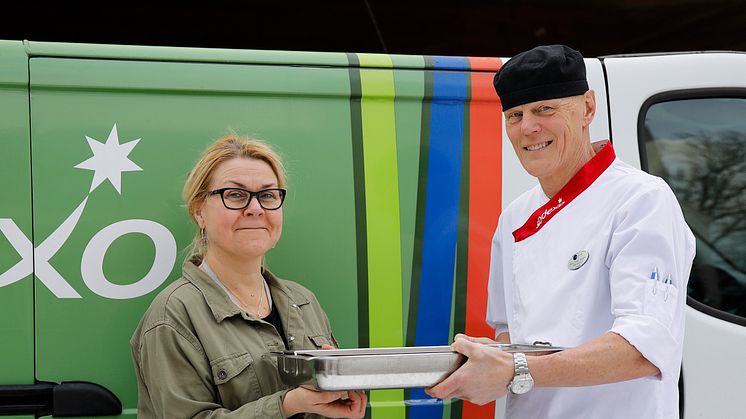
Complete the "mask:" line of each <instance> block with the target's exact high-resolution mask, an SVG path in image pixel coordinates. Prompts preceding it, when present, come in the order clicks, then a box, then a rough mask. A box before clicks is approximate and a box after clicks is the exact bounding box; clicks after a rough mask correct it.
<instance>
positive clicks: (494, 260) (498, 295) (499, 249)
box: [487, 215, 512, 336]
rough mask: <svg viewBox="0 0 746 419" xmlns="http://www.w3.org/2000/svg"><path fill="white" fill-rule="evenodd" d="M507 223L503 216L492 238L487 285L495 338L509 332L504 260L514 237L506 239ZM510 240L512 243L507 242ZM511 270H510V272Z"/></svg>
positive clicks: (489, 310)
mask: <svg viewBox="0 0 746 419" xmlns="http://www.w3.org/2000/svg"><path fill="white" fill-rule="evenodd" d="M504 225H505V221H504V220H503V216H502V215H500V219H499V220H498V223H497V230H496V231H495V235H494V236H493V237H492V251H491V253H490V274H489V283H488V285H487V290H488V296H487V324H489V325H490V326H492V327H494V328H495V336H498V335H500V334H501V333H505V332H508V316H507V307H506V305H507V301H506V299H505V294H506V293H505V285H506V284H505V282H506V281H505V278H504V275H505V272H506V268H508V267H506V266H505V264H506V261H505V260H504V259H503V251H504V250H505V246H510V245H511V243H512V236H510V237H508V238H506V237H505V234H504V230H505V228H503V226H504ZM508 239H510V240H511V241H510V242H505V240H508ZM509 271H510V270H508V272H509Z"/></svg>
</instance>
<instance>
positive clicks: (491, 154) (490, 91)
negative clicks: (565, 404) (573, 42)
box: [461, 58, 502, 419]
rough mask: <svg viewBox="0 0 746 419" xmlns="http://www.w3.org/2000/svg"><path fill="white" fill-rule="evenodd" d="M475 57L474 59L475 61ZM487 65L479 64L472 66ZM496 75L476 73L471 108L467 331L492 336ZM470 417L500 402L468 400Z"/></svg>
mask: <svg viewBox="0 0 746 419" xmlns="http://www.w3.org/2000/svg"><path fill="white" fill-rule="evenodd" d="M473 60H474V59H472V58H470V61H473ZM480 64H481V63H473V64H472V67H476V66H479V65H480ZM492 78H493V73H491V72H490V73H482V72H473V73H471V101H470V106H469V133H470V147H469V221H468V223H469V224H468V232H469V233H468V237H469V242H468V262H467V263H468V273H467V289H466V313H465V316H466V322H465V332H466V334H467V335H469V336H487V337H491V335H493V334H494V330H493V329H492V328H491V327H490V326H489V325H488V324H487V323H486V321H485V313H486V312H487V282H488V278H489V267H490V251H491V247H492V235H493V233H494V232H495V229H496V228H497V220H498V217H499V215H500V210H501V203H502V202H501V201H502V200H501V198H502V188H501V185H502V165H501V162H502V116H501V113H500V104H499V102H498V98H497V94H496V93H495V90H494V88H493V87H492ZM461 413H462V416H461V417H464V418H474V419H491V418H493V417H494V416H495V404H494V403H490V404H487V405H484V406H477V405H475V404H472V403H468V402H464V403H463V406H462V412H461Z"/></svg>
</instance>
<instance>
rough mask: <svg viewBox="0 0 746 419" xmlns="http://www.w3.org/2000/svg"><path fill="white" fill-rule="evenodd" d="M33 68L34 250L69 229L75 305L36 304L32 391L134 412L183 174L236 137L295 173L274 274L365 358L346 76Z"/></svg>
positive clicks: (56, 264)
mask: <svg viewBox="0 0 746 419" xmlns="http://www.w3.org/2000/svg"><path fill="white" fill-rule="evenodd" d="M30 66H31V85H32V87H31V97H32V98H31V113H32V115H33V118H34V119H33V124H32V132H33V134H34V144H33V151H34V157H35V160H34V168H35V169H36V170H37V171H38V172H39V174H38V176H37V177H35V178H34V186H35V188H36V190H35V192H36V193H37V197H38V205H37V206H36V211H35V213H34V219H35V222H36V224H37V226H38V228H37V234H36V242H37V243H39V242H43V241H44V240H45V239H46V238H47V237H49V236H50V235H52V234H54V232H55V231H57V230H58V228H59V226H60V225H61V224H64V223H65V221H66V220H70V219H71V218H70V217H71V216H75V217H73V219H72V221H74V222H72V223H71V227H72V228H70V229H69V233H68V234H66V238H64V240H62V241H61V247H60V249H59V251H58V252H57V253H56V254H55V255H54V256H53V257H52V258H50V265H51V266H52V267H53V268H54V269H55V270H56V271H57V272H58V273H59V277H61V278H62V279H63V280H64V282H65V283H66V284H68V287H69V288H70V289H72V290H73V291H74V292H75V293H76V294H77V295H79V297H75V296H74V295H58V294H59V293H58V294H55V292H53V291H52V290H50V289H49V288H47V287H39V289H38V290H37V291H38V292H37V296H36V298H37V305H36V307H37V318H38V324H39V327H38V329H37V348H36V353H37V363H38V371H37V378H38V379H40V380H49V381H55V382H60V381H63V380H88V381H94V382H97V383H99V384H102V385H104V386H106V387H107V388H109V389H110V390H112V391H113V392H114V393H115V394H116V395H117V396H118V397H119V398H120V399H121V400H122V402H123V404H124V406H125V409H126V410H125V412H126V413H128V414H131V415H134V414H135V411H134V408H135V406H136V396H137V395H136V385H135V377H134V373H133V368H132V365H131V361H130V354H129V352H130V351H129V346H128V341H129V338H130V336H131V334H132V332H133V330H134V329H135V326H136V325H137V323H138V321H139V319H140V317H141V316H142V313H143V312H144V311H145V309H146V308H147V307H148V305H149V303H150V301H151V299H152V298H153V296H154V295H155V293H157V292H158V290H160V289H161V288H162V287H163V286H165V285H166V284H168V283H169V282H171V281H172V280H173V279H174V278H176V277H178V276H179V273H180V271H181V261H182V260H183V259H184V257H185V256H186V255H185V253H184V250H185V248H186V247H187V245H188V244H189V242H190V241H191V239H192V237H193V236H194V234H195V229H194V226H193V225H192V224H191V223H190V222H189V220H188V217H187V215H186V213H185V211H184V208H183V206H182V202H181V198H180V193H181V188H182V185H183V183H184V181H185V179H186V176H187V174H188V172H189V170H190V168H191V167H192V165H193V164H194V162H195V161H196V160H197V159H198V157H199V154H200V153H201V152H202V150H204V148H205V147H206V146H207V144H209V143H210V142H211V141H212V139H214V138H216V137H218V136H221V135H224V134H226V133H227V131H228V130H229V129H235V130H236V131H238V132H240V133H245V134H249V135H252V136H255V137H259V138H266V139H267V140H268V141H269V142H271V143H272V144H273V145H274V146H275V147H276V148H277V149H278V150H279V151H280V153H281V154H282V155H283V156H284V159H285V162H286V165H287V168H288V171H289V178H290V187H289V194H288V198H287V200H286V203H285V206H284V207H283V209H284V218H285V220H284V229H283V237H282V239H281V240H280V242H279V243H278V245H277V248H276V249H273V250H272V251H271V252H270V253H269V255H268V264H269V266H270V268H271V269H272V270H273V271H274V272H275V273H276V274H277V275H278V276H280V277H284V278H288V279H293V280H296V281H298V282H300V283H302V284H304V285H305V286H307V287H308V288H310V289H312V290H314V292H315V293H316V295H317V297H318V298H319V300H320V301H321V304H322V305H323V306H324V307H325V309H326V311H327V313H328V314H329V317H330V319H331V321H332V324H333V327H334V330H335V335H336V336H337V337H338V339H339V340H340V342H341V344H342V345H343V346H345V347H354V346H356V345H357V340H358V339H357V315H356V314H357V311H356V309H357V303H356V302H357V298H356V297H357V283H356V281H355V278H356V273H357V267H356V256H355V244H356V235H355V207H354V197H353V172H352V147H351V144H352V140H351V136H350V132H351V128H350V102H349V84H350V83H349V78H348V71H347V69H346V68H313V67H311V68H300V67H291V66H263V65H256V66H251V65H230V64H202V63H164V62H143V61H112V60H80V59H62V58H32V59H31V63H30ZM135 142H136V143H135ZM105 144H110V145H109V146H105ZM107 153H109V154H107ZM96 156H98V157H99V160H96ZM115 157H116V158H115ZM92 158H93V159H94V160H91V159H92ZM101 159H103V160H101ZM107 159H108V160H107ZM125 160H127V161H130V162H131V164H130V163H126V161H125ZM86 162H88V163H86ZM114 163H116V164H114ZM115 166H116V167H117V171H116V173H111V172H107V169H110V168H112V167H115ZM135 166H137V168H139V170H138V169H137V168H135ZM119 169H129V170H119ZM104 174H111V177H103V175H104ZM99 181H100V182H99ZM76 210H78V212H77V213H76ZM76 214H77V215H76ZM50 277H51V276H50ZM148 278H150V279H148ZM107 284H108V285H107ZM102 285H106V287H102ZM142 285H147V287H142ZM133 286H138V287H140V288H139V291H138V290H137V289H134V288H132V287H133ZM153 286H155V287H154V288H153ZM107 287H108V290H109V291H112V290H113V292H107ZM3 290H4V289H3ZM134 291H137V292H134ZM138 294H140V295H138Z"/></svg>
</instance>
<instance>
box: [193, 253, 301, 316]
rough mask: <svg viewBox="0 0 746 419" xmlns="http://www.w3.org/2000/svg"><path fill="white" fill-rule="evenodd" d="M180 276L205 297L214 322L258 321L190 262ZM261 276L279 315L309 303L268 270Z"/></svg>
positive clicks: (264, 270)
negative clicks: (265, 282) (241, 316)
mask: <svg viewBox="0 0 746 419" xmlns="http://www.w3.org/2000/svg"><path fill="white" fill-rule="evenodd" d="M182 275H183V277H184V278H185V279H186V280H187V281H189V282H190V283H192V284H193V285H194V286H195V287H197V289H198V290H199V291H200V292H201V293H202V295H203V296H204V297H205V302H206V303H207V305H208V307H210V310H211V311H212V315H213V316H214V317H215V321H216V322H218V323H220V322H222V321H223V320H225V319H226V318H228V317H233V316H237V315H243V316H244V317H245V318H246V319H248V320H259V319H257V318H256V317H254V315H252V314H249V313H244V312H243V311H242V310H241V309H240V308H239V307H238V306H237V305H235V304H234V303H233V301H231V299H230V297H228V294H226V293H225V291H223V289H222V288H220V286H219V285H218V284H216V283H215V281H213V280H212V279H211V278H210V276H209V275H207V273H206V272H205V271H203V270H202V269H200V268H199V267H198V266H197V265H195V264H194V262H192V261H191V260H187V261H185V262H184V265H183V267H182ZM262 276H264V279H265V280H266V281H267V285H268V286H269V289H270V292H271V293H272V300H273V301H272V302H273V304H276V305H277V308H278V310H280V312H281V313H282V312H284V311H286V309H287V307H288V306H293V305H295V306H300V305H303V304H308V303H309V300H308V297H306V296H305V295H303V294H300V293H298V292H296V291H294V290H292V289H290V288H288V287H287V285H285V284H284V283H283V281H282V280H280V279H279V278H278V277H276V276H275V275H274V274H272V272H270V271H269V270H267V269H263V270H262Z"/></svg>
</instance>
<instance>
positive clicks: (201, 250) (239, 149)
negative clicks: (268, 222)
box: [181, 133, 287, 262]
mask: <svg viewBox="0 0 746 419" xmlns="http://www.w3.org/2000/svg"><path fill="white" fill-rule="evenodd" d="M237 157H241V158H245V159H254V160H261V161H263V162H265V163H267V164H268V165H269V167H270V168H272V171H273V172H274V173H275V176H277V184H278V186H279V187H280V188H286V187H287V176H286V174H285V167H284V166H283V164H282V160H281V159H280V156H279V155H278V154H277V152H276V151H275V150H273V149H272V148H271V147H270V146H268V145H267V144H265V143H264V142H262V141H260V140H257V139H254V138H249V137H246V136H242V135H238V134H235V133H232V134H229V135H226V136H224V137H221V138H218V139H217V140H215V142H213V143H212V144H211V145H210V146H209V147H207V149H206V150H205V151H204V153H202V156H201V157H200V159H199V161H197V163H196V164H195V165H194V167H193V168H192V171H191V172H190V173H189V177H188V178H187V180H186V183H185V184H184V190H183V191H182V193H181V196H182V198H183V199H184V203H185V204H186V208H187V212H188V213H189V217H190V218H191V219H192V221H193V222H194V223H195V224H197V225H198V226H199V223H198V222H197V219H196V217H195V214H196V213H197V210H199V209H200V208H201V207H202V205H203V204H204V202H205V200H206V199H207V192H208V188H209V187H210V183H211V181H212V175H213V173H214V172H215V169H216V168H217V167H218V166H220V164H222V163H223V162H225V161H228V160H231V159H234V158H237ZM206 251H207V248H206V246H205V243H204V242H203V240H202V234H201V231H200V230H199V229H198V230H197V232H196V234H195V236H194V239H192V244H191V245H190V246H189V248H188V253H187V257H188V258H189V259H192V260H194V261H196V262H200V261H201V260H202V259H203V257H204V256H205V252H206Z"/></svg>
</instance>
